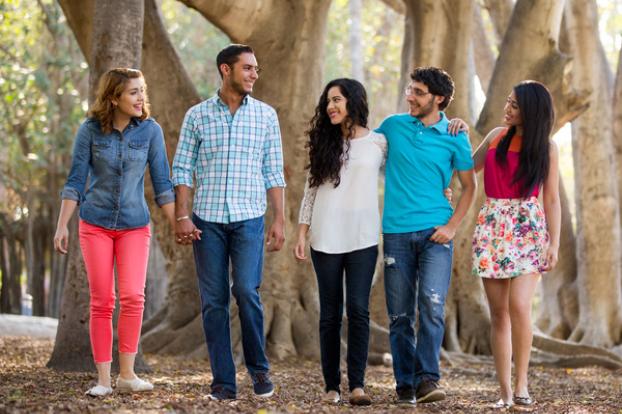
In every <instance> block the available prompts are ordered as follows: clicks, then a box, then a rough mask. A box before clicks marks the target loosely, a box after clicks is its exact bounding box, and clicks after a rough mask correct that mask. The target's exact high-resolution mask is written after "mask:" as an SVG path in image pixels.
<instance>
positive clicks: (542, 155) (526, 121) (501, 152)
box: [495, 80, 555, 197]
mask: <svg viewBox="0 0 622 414" xmlns="http://www.w3.org/2000/svg"><path fill="white" fill-rule="evenodd" d="M514 95H516V101H517V103H518V108H519V110H520V115H521V118H522V123H523V142H522V145H521V150H520V153H519V164H518V169H517V170H516V173H515V175H514V179H513V181H512V184H516V183H518V184H519V185H520V189H521V195H522V196H523V197H529V195H530V194H531V193H532V191H533V190H534V188H536V187H538V186H540V185H541V184H542V183H544V181H545V180H546V177H547V176H548V173H549V148H550V143H549V139H550V136H551V131H552V129H553V121H554V120H555V110H554V109H553V99H552V98H551V94H550V92H549V90H548V89H547V88H546V86H544V85H543V84H542V83H540V82H536V81H532V80H526V81H522V82H520V83H519V84H518V85H516V86H514ZM514 135H516V127H515V126H512V127H510V129H509V130H508V132H507V134H506V135H505V137H503V139H501V142H499V145H498V146H497V151H496V153H495V158H496V160H497V162H499V163H500V164H502V165H504V164H506V163H507V153H508V149H509V148H510V143H511V142H512V137H514Z"/></svg>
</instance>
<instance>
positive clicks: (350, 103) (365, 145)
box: [294, 79, 387, 405]
mask: <svg viewBox="0 0 622 414" xmlns="http://www.w3.org/2000/svg"><path fill="white" fill-rule="evenodd" d="M368 114H369V109H368V106H367V94H366V92H365V88H364V87H363V85H362V84H361V83H360V82H358V81H356V80H353V79H335V80H333V81H331V82H329V83H328V85H326V87H325V88H324V92H323V93H322V95H321V96H320V101H319V103H318V106H317V107H316V109H315V116H314V117H313V119H312V120H311V127H310V129H309V131H307V135H308V136H309V142H308V144H307V146H308V148H309V158H310V164H309V166H308V168H309V175H308V179H307V182H306V185H305V194H304V198H303V201H302V205H301V208H300V218H299V223H300V225H299V227H298V243H297V244H296V247H295V249H294V255H295V256H296V258H297V259H299V260H305V259H306V256H305V245H306V236H307V232H308V231H309V229H310V230H311V237H310V244H311V259H312V261H313V267H314V269H315V273H316V275H317V280H318V290H319V295H320V351H321V359H322V373H323V375H324V382H325V384H326V388H325V389H326V396H325V397H326V400H328V401H331V402H335V403H337V402H339V400H340V395H339V391H340V379H341V374H340V370H339V362H340V345H341V319H342V315H343V275H344V273H345V286H346V289H345V290H346V312H347V315H348V357H347V363H348V382H349V388H350V403H351V404H354V405H369V404H371V399H370V397H369V396H368V395H367V394H365V392H364V388H363V387H364V378H365V367H366V365H367V349H368V343H369V310H368V308H369V293H370V289H371V283H372V278H373V275H374V269H375V266H376V259H377V257H378V239H379V234H380V213H379V210H378V172H379V170H380V166H381V165H382V163H383V161H384V158H385V154H386V148H387V143H386V140H385V138H384V136H383V135H382V134H379V133H376V132H373V131H370V130H369V128H368V127H367V117H368Z"/></svg>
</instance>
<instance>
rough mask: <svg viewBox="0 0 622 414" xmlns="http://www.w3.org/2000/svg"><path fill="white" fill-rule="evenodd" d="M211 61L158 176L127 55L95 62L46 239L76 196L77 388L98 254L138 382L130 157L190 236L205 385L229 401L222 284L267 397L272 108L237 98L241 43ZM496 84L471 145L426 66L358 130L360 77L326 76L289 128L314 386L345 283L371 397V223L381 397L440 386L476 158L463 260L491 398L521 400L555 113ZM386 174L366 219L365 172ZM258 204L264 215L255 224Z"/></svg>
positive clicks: (99, 286)
mask: <svg viewBox="0 0 622 414" xmlns="http://www.w3.org/2000/svg"><path fill="white" fill-rule="evenodd" d="M216 64H217V67H218V71H219V73H220V76H221V78H222V85H221V87H220V89H219V90H218V92H217V94H216V95H215V96H213V97H211V98H209V99H207V100H205V101H203V102H201V103H199V104H197V105H195V106H193V107H191V108H190V109H189V110H188V112H187V113H186V116H185V118H184V121H183V124H182V126H181V132H180V137H179V141H178V144H177V150H176V152H175V156H174V159H173V164H172V177H171V175H170V170H169V163H168V159H167V154H166V147H165V144H164V136H163V133H162V129H161V128H160V126H159V125H158V124H157V122H156V121H155V120H153V118H151V117H150V116H149V101H148V98H147V92H146V85H145V80H144V78H143V75H142V73H141V72H140V71H138V70H135V69H129V68H117V69H112V70H109V71H108V72H106V73H105V74H104V75H103V76H102V78H101V80H100V83H99V89H98V91H97V97H96V100H95V102H94V104H93V105H92V107H91V109H90V111H89V114H88V117H87V119H86V121H85V122H84V123H83V124H82V125H81V126H80V128H79V130H78V133H77V136H76V140H75V144H74V150H73V161H72V165H71V170H70V172H69V176H68V179H67V183H66V185H65V187H64V188H63V190H62V192H61V198H62V204H61V210H60V214H59V219H58V225H57V230H56V234H55V237H54V245H55V248H56V250H57V251H59V252H61V253H66V252H67V246H68V222H69V220H70V218H71V216H72V215H73V213H74V211H75V209H76V208H77V207H78V206H79V210H80V211H79V216H80V221H79V240H80V247H81V250H82V254H83V258H84V262H85V265H86V270H87V276H88V281H89V291H90V324H89V329H90V339H91V345H92V351H93V358H94V361H95V364H96V367H97V370H98V383H97V385H96V386H94V387H92V388H90V389H89V390H88V391H87V394H88V395H91V396H95V397H97V396H105V395H109V394H111V393H112V392H113V389H112V381H111V372H110V367H111V361H112V358H113V357H112V342H113V327H112V313H113V310H114V306H115V280H114V266H115V263H116V269H117V289H118V292H119V301H120V312H119V320H118V327H117V330H118V342H119V356H118V358H119V365H120V373H119V377H118V378H117V380H116V389H117V391H120V392H140V391H150V390H152V389H153V385H152V384H151V383H149V382H148V381H146V380H144V379H141V378H139V377H138V376H136V374H135V373H134V358H135V355H136V352H137V348H138V342H139V338H140V330H141V324H142V313H143V304H144V290H145V280H146V273H147V258H148V253H149V240H150V237H151V233H150V228H149V210H148V208H147V204H146V201H145V196H144V177H145V171H146V168H147V167H148V168H149V173H150V177H151V181H152V183H153V188H154V194H155V201H156V203H157V205H158V206H159V207H161V208H162V209H163V210H164V213H165V214H166V216H167V218H168V220H169V222H170V224H171V226H173V228H174V229H175V238H176V242H177V243H179V244H180V245H192V248H193V251H194V258H195V265H196V273H197V277H198V286H199V293H200V298H201V311H202V318H203V328H204V333H205V339H206V342H207V349H208V353H209V360H210V365H211V372H212V377H213V380H212V383H211V388H210V393H209V394H208V397H209V398H210V399H213V400H230V399H235V398H236V397H237V391H238V390H237V386H236V378H235V374H236V370H235V363H234V358H233V353H232V348H231V333H230V324H229V318H230V315H229V305H230V297H231V295H233V297H234V298H235V300H236V302H237V305H238V308H239V317H240V324H241V332H242V348H243V354H244V362H245V365H246V368H247V370H248V372H249V374H250V377H251V379H252V383H253V392H254V394H255V395H257V396H259V397H270V396H272V395H273V393H274V384H273V382H272V380H271V377H270V366H269V362H268V359H267V357H266V353H265V337H264V321H263V308H262V304H261V299H260V294H259V288H260V285H261V281H262V268H263V255H264V244H265V245H267V249H266V250H268V251H278V250H280V249H281V248H282V247H283V245H284V240H285V236H284V226H285V214H284V187H285V177H284V173H283V155H282V143H281V135H280V128H279V121H278V117H277V113H276V111H275V110H274V109H273V108H272V107H270V106H269V105H267V104H266V103H264V102H261V101H259V100H257V99H255V98H253V97H252V96H251V93H252V90H253V85H254V83H255V81H257V79H258V77H259V72H260V68H259V66H258V63H257V59H256V57H255V54H254V52H253V50H252V48H251V47H249V46H246V45H238V44H234V45H229V46H228V47H226V48H224V49H223V50H222V51H220V53H219V54H218V56H217V58H216ZM508 92H509V95H508V97H507V100H506V104H505V107H504V117H503V119H502V123H503V126H501V127H499V128H495V129H493V130H492V131H490V133H489V134H488V135H487V136H486V137H485V138H484V139H483V141H482V142H481V144H480V145H479V147H478V148H477V149H476V150H475V151H474V152H473V151H472V148H471V144H470V141H469V138H468V135H467V132H468V126H467V125H466V123H465V122H464V121H462V120H460V119H454V120H451V121H450V120H448V119H447V117H446V115H445V112H444V110H445V109H446V108H447V107H448V106H449V104H450V103H451V100H452V98H453V94H454V83H453V81H452V79H451V77H450V76H449V74H447V73H446V72H445V71H444V70H442V69H440V68H434V67H418V68H415V69H414V70H413V71H412V72H411V73H410V82H409V84H408V86H407V87H406V89H405V91H404V93H405V98H406V101H407V103H408V112H407V113H403V114H396V115H391V116H389V117H388V118H386V119H385V120H384V121H383V122H382V123H381V124H380V126H378V127H377V128H375V129H372V128H370V126H369V125H368V114H369V108H368V104H367V95H366V91H365V88H364V86H363V85H362V84H361V83H360V82H358V81H356V80H353V79H347V78H341V79H335V80H332V81H331V82H329V83H328V84H327V85H326V87H325V88H324V90H323V92H322V94H321V96H320V98H319V102H318V104H317V107H316V108H315V113H314V115H313V117H312V119H311V121H310V126H309V129H308V131H307V132H306V135H307V136H308V141H307V149H308V155H309V158H308V163H307V164H308V165H307V170H308V173H307V176H306V180H305V188H304V196H303V199H302V201H301V206H300V213H299V223H300V224H299V227H298V238H297V241H296V243H295V247H294V251H293V254H294V256H295V257H296V259H298V260H300V261H305V260H307V259H308V258H307V247H308V250H309V251H310V257H311V261H312V263H313V268H314V271H315V274H316V277H317V285H318V292H319V303H320V322H319V334H320V351H321V352H320V354H321V367H322V373H323V377H324V391H325V393H324V395H323V399H324V400H325V401H326V402H328V403H339V402H340V401H341V400H342V396H341V369H340V361H341V355H340V351H341V325H342V319H343V308H344V299H345V309H346V315H347V322H348V330H347V331H348V334H347V358H346V361H347V379H348V389H349V397H348V400H349V402H350V403H351V404H352V405H370V404H372V402H373V401H372V399H371V397H370V396H369V394H368V393H367V392H366V390H365V369H366V365H367V356H368V347H369V334H370V325H369V296H370V291H371V286H372V280H373V276H374V271H375V268H376V262H377V258H378V254H379V243H380V236H381V235H382V242H383V243H382V248H383V252H382V256H383V261H384V285H385V296H386V305H387V311H388V317H389V331H390V347H391V354H392V357H393V358H392V361H393V372H394V376H395V383H396V394H397V397H396V398H397V402H398V403H399V404H404V405H416V404H417V403H426V402H433V401H439V400H442V399H444V398H446V392H445V390H444V389H443V388H442V387H441V386H440V384H439V381H440V377H441V376H440V368H439V359H440V350H441V345H442V342H443V337H444V331H445V299H446V296H447V292H448V289H449V285H450V279H451V273H452V256H453V249H454V246H453V239H454V237H455V235H456V232H457V230H458V228H459V226H460V225H461V223H462V221H463V219H464V217H465V215H466V213H467V212H468V210H469V208H470V207H471V205H472V203H473V200H474V198H475V194H476V187H477V184H476V182H477V181H476V173H477V172H479V171H480V170H482V169H483V170H484V189H485V193H486V200H485V202H484V204H483V206H482V207H481V210H480V212H479V215H478V217H477V223H476V228H475V232H474V235H473V249H472V257H473V266H472V273H473V276H474V277H476V276H477V277H481V279H482V281H483V285H484V289H485V292H486V297H487V299H488V303H489V306H490V316H491V344H492V350H493V355H494V361H495V367H496V372H497V379H498V382H499V386H500V390H499V393H500V395H499V400H498V402H497V403H496V404H495V406H496V407H499V408H508V407H511V406H512V405H514V404H517V405H531V404H533V400H532V398H531V397H530V395H529V391H528V381H527V379H528V378H527V377H528V376H527V371H528V365H529V356H530V350H531V343H532V331H531V305H532V298H533V295H534V291H535V288H536V285H537V282H538V279H539V277H540V274H541V273H543V272H546V271H548V270H550V269H552V268H553V267H554V266H555V265H556V263H557V252H558V247H559V234H560V220H561V219H560V216H561V210H560V203H559V192H558V181H559V178H558V152H557V147H556V145H555V143H554V142H553V141H552V140H551V131H552V127H553V120H554V111H553V103H552V99H551V96H550V93H549V92H548V90H547V88H546V87H545V86H544V85H542V84H541V83H538V82H536V81H523V82H521V83H519V84H518V85H516V86H514V87H513V89H512V90H511V91H508ZM383 171H384V177H385V186H384V208H383V211H382V218H381V214H380V209H379V197H378V182H379V176H380V174H381V173H383ZM454 172H456V175H457V177H458V181H459V183H460V185H461V189H460V191H459V193H460V195H459V197H458V199H457V202H456V205H455V208H453V207H452V196H453V192H452V191H451V190H449V189H448V187H449V185H450V181H451V178H452V176H453V174H454ZM193 190H194V196H193V199H192V206H190V204H191V203H190V202H191V200H190V199H191V194H192V192H193ZM540 193H542V194H541V195H542V197H541V199H542V206H541V205H540V202H539V201H538V196H539V195H540ZM268 202H269V203H270V205H271V211H272V213H273V215H274V216H273V217H272V220H271V226H270V228H269V229H268V230H267V232H265V230H264V215H265V212H266V208H267V204H268ZM307 245H308V246H307ZM512 361H513V362H514V366H515V376H514V377H515V381H514V383H513V384H512Z"/></svg>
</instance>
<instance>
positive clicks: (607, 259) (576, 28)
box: [566, 0, 622, 347]
mask: <svg viewBox="0 0 622 414" xmlns="http://www.w3.org/2000/svg"><path fill="white" fill-rule="evenodd" d="M566 18H567V20H566V21H567V24H568V33H569V41H570V45H571V48H572V50H573V52H574V56H575V62H576V64H575V65H574V68H573V81H574V85H575V86H576V87H577V88H585V89H587V90H589V91H590V92H591V96H590V107H589V109H588V110H587V111H586V112H585V113H584V114H583V115H582V116H581V117H580V118H578V119H577V120H576V121H574V122H573V125H572V126H573V128H572V146H573V158H574V171H575V181H576V191H575V195H576V203H577V209H576V211H577V229H578V231H577V249H576V251H577V263H578V277H577V283H578V286H577V288H578V292H579V309H580V313H579V322H578V324H577V326H576V327H575V329H574V331H573V333H572V335H571V336H570V339H571V340H573V341H579V342H581V343H584V344H590V345H597V346H605V347H610V346H612V345H614V344H618V343H620V341H621V340H622V294H621V287H622V284H621V283H622V282H621V274H620V211H619V205H618V201H619V198H618V183H617V178H616V172H617V170H616V168H615V165H616V160H615V154H614V147H613V142H612V140H613V134H612V127H611V123H610V122H609V121H610V120H611V119H612V112H611V110H612V95H611V91H612V89H613V79H612V75H611V72H610V69H609V67H608V64H607V61H606V58H605V53H604V50H603V47H602V45H601V43H600V39H599V36H598V10H597V5H596V2H595V1H592V0H570V1H569V6H568V8H567V13H566ZM604 217H606V218H607V219H606V220H603V219H601V218H604Z"/></svg>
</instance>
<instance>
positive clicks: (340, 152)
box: [307, 78, 369, 187]
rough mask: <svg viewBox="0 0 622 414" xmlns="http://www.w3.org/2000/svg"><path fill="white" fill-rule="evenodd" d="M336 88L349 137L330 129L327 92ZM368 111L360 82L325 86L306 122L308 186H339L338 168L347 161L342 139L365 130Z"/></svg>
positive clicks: (347, 145)
mask: <svg viewBox="0 0 622 414" xmlns="http://www.w3.org/2000/svg"><path fill="white" fill-rule="evenodd" d="M335 86H336V87H338V88H339V90H340V91H341V94H342V95H343V97H344V98H346V110H347V111H348V116H347V117H346V118H345V119H344V122H345V123H346V126H347V128H348V130H349V135H350V136H348V137H344V136H343V131H342V129H341V125H333V124H332V123H331V122H330V118H329V116H328V113H327V112H326V108H327V107H328V91H329V90H330V89H331V88H332V87H335ZM368 116H369V108H368V106H367V92H365V87H364V86H363V85H362V84H361V82H359V81H357V80H354V79H348V78H339V79H334V80H332V81H330V82H328V84H327V85H326V87H325V88H324V91H323V92H322V95H321V96H320V101H319V102H318V104H317V106H316V107H315V115H314V116H313V118H312V119H311V121H310V122H309V130H308V131H307V135H308V136H309V141H308V142H307V147H308V148H309V165H307V168H309V170H310V171H309V172H310V174H309V175H310V177H309V185H310V186H311V187H319V186H320V185H322V184H323V183H324V182H326V181H332V183H333V184H334V186H335V187H337V186H338V185H339V183H340V182H341V177H340V176H339V172H340V171H341V165H342V164H343V163H344V162H345V161H346V160H347V159H348V151H349V149H350V140H346V143H345V146H344V142H343V139H344V138H351V137H352V136H353V134H354V127H355V126H356V125H360V126H362V127H363V128H367V117H368Z"/></svg>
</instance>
